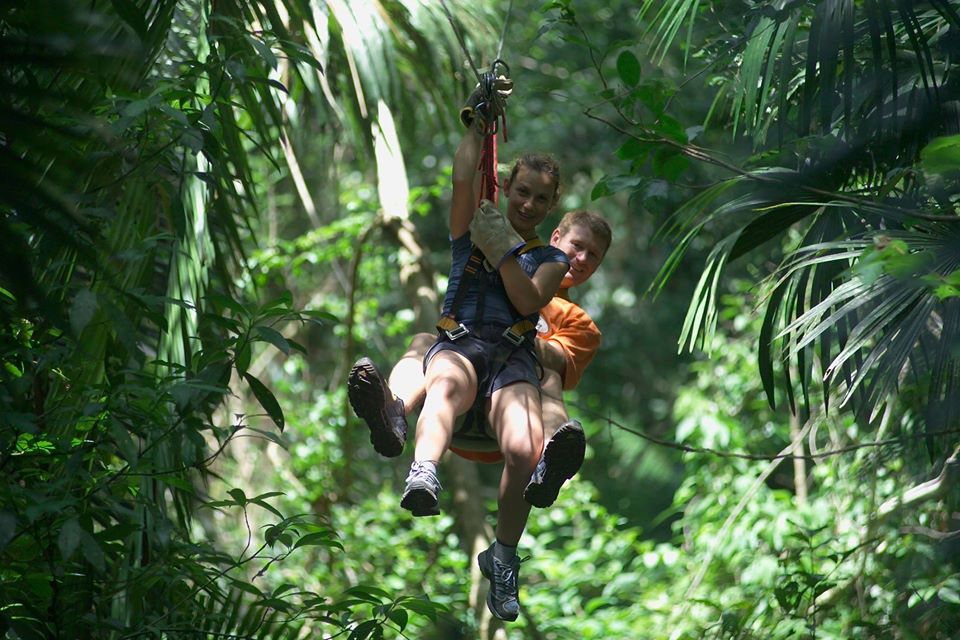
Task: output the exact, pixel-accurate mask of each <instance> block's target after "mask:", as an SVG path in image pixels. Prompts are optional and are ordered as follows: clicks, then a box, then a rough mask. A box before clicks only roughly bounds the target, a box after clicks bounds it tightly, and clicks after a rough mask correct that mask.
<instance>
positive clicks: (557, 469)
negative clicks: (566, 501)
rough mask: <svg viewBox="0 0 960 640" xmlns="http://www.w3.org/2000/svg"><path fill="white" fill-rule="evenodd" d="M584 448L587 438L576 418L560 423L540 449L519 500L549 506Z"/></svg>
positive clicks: (575, 468)
mask: <svg viewBox="0 0 960 640" xmlns="http://www.w3.org/2000/svg"><path fill="white" fill-rule="evenodd" d="M586 448H587V439H586V438H585V437H584V435H583V427H581V426H580V422H579V421H577V420H568V421H567V422H564V423H563V424H562V425H560V428H559V429H557V432H556V433H555V434H553V437H552V438H550V441H549V442H548V443H547V445H546V446H545V447H544V448H543V455H541V456H540V462H538V463H537V468H536V469H534V471H533V475H532V476H530V482H529V483H528V484H527V488H526V489H524V490H523V499H524V500H526V501H527V502H529V503H530V504H532V505H533V506H535V507H541V508H543V507H549V506H550V505H552V504H553V502H554V500H556V499H557V495H558V494H559V493H560V487H562V486H563V483H564V482H566V481H567V480H569V479H570V478H572V477H573V476H574V475H575V474H576V473H577V471H579V470H580V465H582V464H583V454H584V452H585V450H586Z"/></svg>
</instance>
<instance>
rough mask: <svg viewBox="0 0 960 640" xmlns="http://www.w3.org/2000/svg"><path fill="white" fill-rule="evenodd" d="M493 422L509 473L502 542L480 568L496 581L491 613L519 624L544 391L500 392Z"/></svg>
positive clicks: (516, 387)
mask: <svg viewBox="0 0 960 640" xmlns="http://www.w3.org/2000/svg"><path fill="white" fill-rule="evenodd" d="M489 419H490V424H492V425H493V426H494V429H495V431H496V433H497V441H498V442H499V444H500V452H501V453H502V454H503V458H504V461H503V473H502V474H501V476H500V493H499V497H498V500H497V528H496V541H495V542H494V543H493V545H492V546H491V547H490V548H489V549H487V550H486V551H483V552H482V553H481V554H480V555H479V556H478V558H477V562H478V563H479V564H480V571H481V572H482V573H483V575H484V577H486V578H487V579H488V580H490V592H489V594H488V595H487V607H488V608H489V609H490V611H491V612H492V613H493V614H494V615H495V616H496V617H498V618H500V619H501V620H516V619H517V616H518V615H519V613H520V601H519V598H518V592H519V585H518V571H519V569H520V559H519V558H518V557H517V544H518V543H519V542H520V536H521V535H522V534H523V530H524V528H525V527H526V525H527V517H528V516H529V515H530V505H529V504H528V503H527V502H526V501H525V500H524V499H523V490H524V487H526V485H527V481H528V480H529V478H530V474H531V473H532V472H533V469H534V467H535V466H536V464H537V459H538V458H539V457H540V451H541V450H542V448H543V424H542V422H541V418H540V394H539V390H538V389H537V388H536V387H535V386H533V385H532V384H530V383H528V382H517V383H514V384H511V385H508V386H506V387H503V388H502V389H498V390H497V391H495V392H494V393H493V395H492V397H491V398H490V414H489Z"/></svg>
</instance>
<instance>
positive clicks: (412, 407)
mask: <svg viewBox="0 0 960 640" xmlns="http://www.w3.org/2000/svg"><path fill="white" fill-rule="evenodd" d="M436 340H437V336H436V335H434V334H431V333H418V334H416V335H415V336H413V339H412V340H410V345H409V346H408V347H407V352H406V353H404V354H403V356H402V357H401V358H400V359H399V360H398V361H397V364H395V365H393V369H391V370H390V389H391V391H393V393H394V394H395V395H396V396H397V398H399V399H400V400H402V401H403V408H404V413H405V414H406V415H410V414H411V413H413V412H414V411H416V409H417V407H418V406H420V404H421V403H423V400H424V398H425V397H426V394H427V381H426V376H425V374H424V372H423V356H425V355H426V354H427V351H428V350H429V349H430V347H432V346H433V343H434V342H436Z"/></svg>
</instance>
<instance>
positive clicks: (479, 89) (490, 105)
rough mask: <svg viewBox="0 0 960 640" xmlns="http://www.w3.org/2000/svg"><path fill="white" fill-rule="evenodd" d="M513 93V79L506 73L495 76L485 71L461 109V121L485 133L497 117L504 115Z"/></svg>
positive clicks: (468, 126) (482, 133)
mask: <svg viewBox="0 0 960 640" xmlns="http://www.w3.org/2000/svg"><path fill="white" fill-rule="evenodd" d="M511 93H513V80H511V79H510V78H508V77H507V76H505V75H502V74H501V75H499V76H496V77H494V76H493V74H492V73H489V72H488V73H484V74H483V77H482V78H481V82H480V83H479V84H477V86H476V88H475V89H474V90H473V93H471V94H470V97H468V98H467V101H466V103H464V105H463V108H462V109H460V122H461V124H463V126H464V127H466V128H468V129H469V128H471V127H473V128H474V129H475V130H476V131H477V133H479V134H480V135H484V134H486V133H488V132H489V127H490V125H492V124H493V123H494V121H496V119H497V118H498V117H500V116H502V115H503V113H504V109H505V108H506V106H507V98H509V97H510V94H511Z"/></svg>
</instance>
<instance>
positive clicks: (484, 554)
mask: <svg viewBox="0 0 960 640" xmlns="http://www.w3.org/2000/svg"><path fill="white" fill-rule="evenodd" d="M488 553H489V550H487V551H481V552H480V553H479V554H478V555H477V565H478V566H479V567H480V573H481V574H482V575H483V577H484V578H486V579H487V580H489V581H490V587H489V588H488V589H487V610H488V611H490V614H491V615H493V617H494V618H496V619H497V620H503V621H505V622H513V621H514V620H516V619H517V618H519V617H520V614H519V613H518V614H517V615H515V616H512V617H511V616H505V615H501V614H500V613H498V612H497V610H496V608H495V607H494V606H493V575H492V574H493V572H492V571H491V572H489V573H488V572H487V566H486V565H485V564H484V560H485V559H486V558H487V554H488ZM490 564H493V563H492V562H490Z"/></svg>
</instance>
